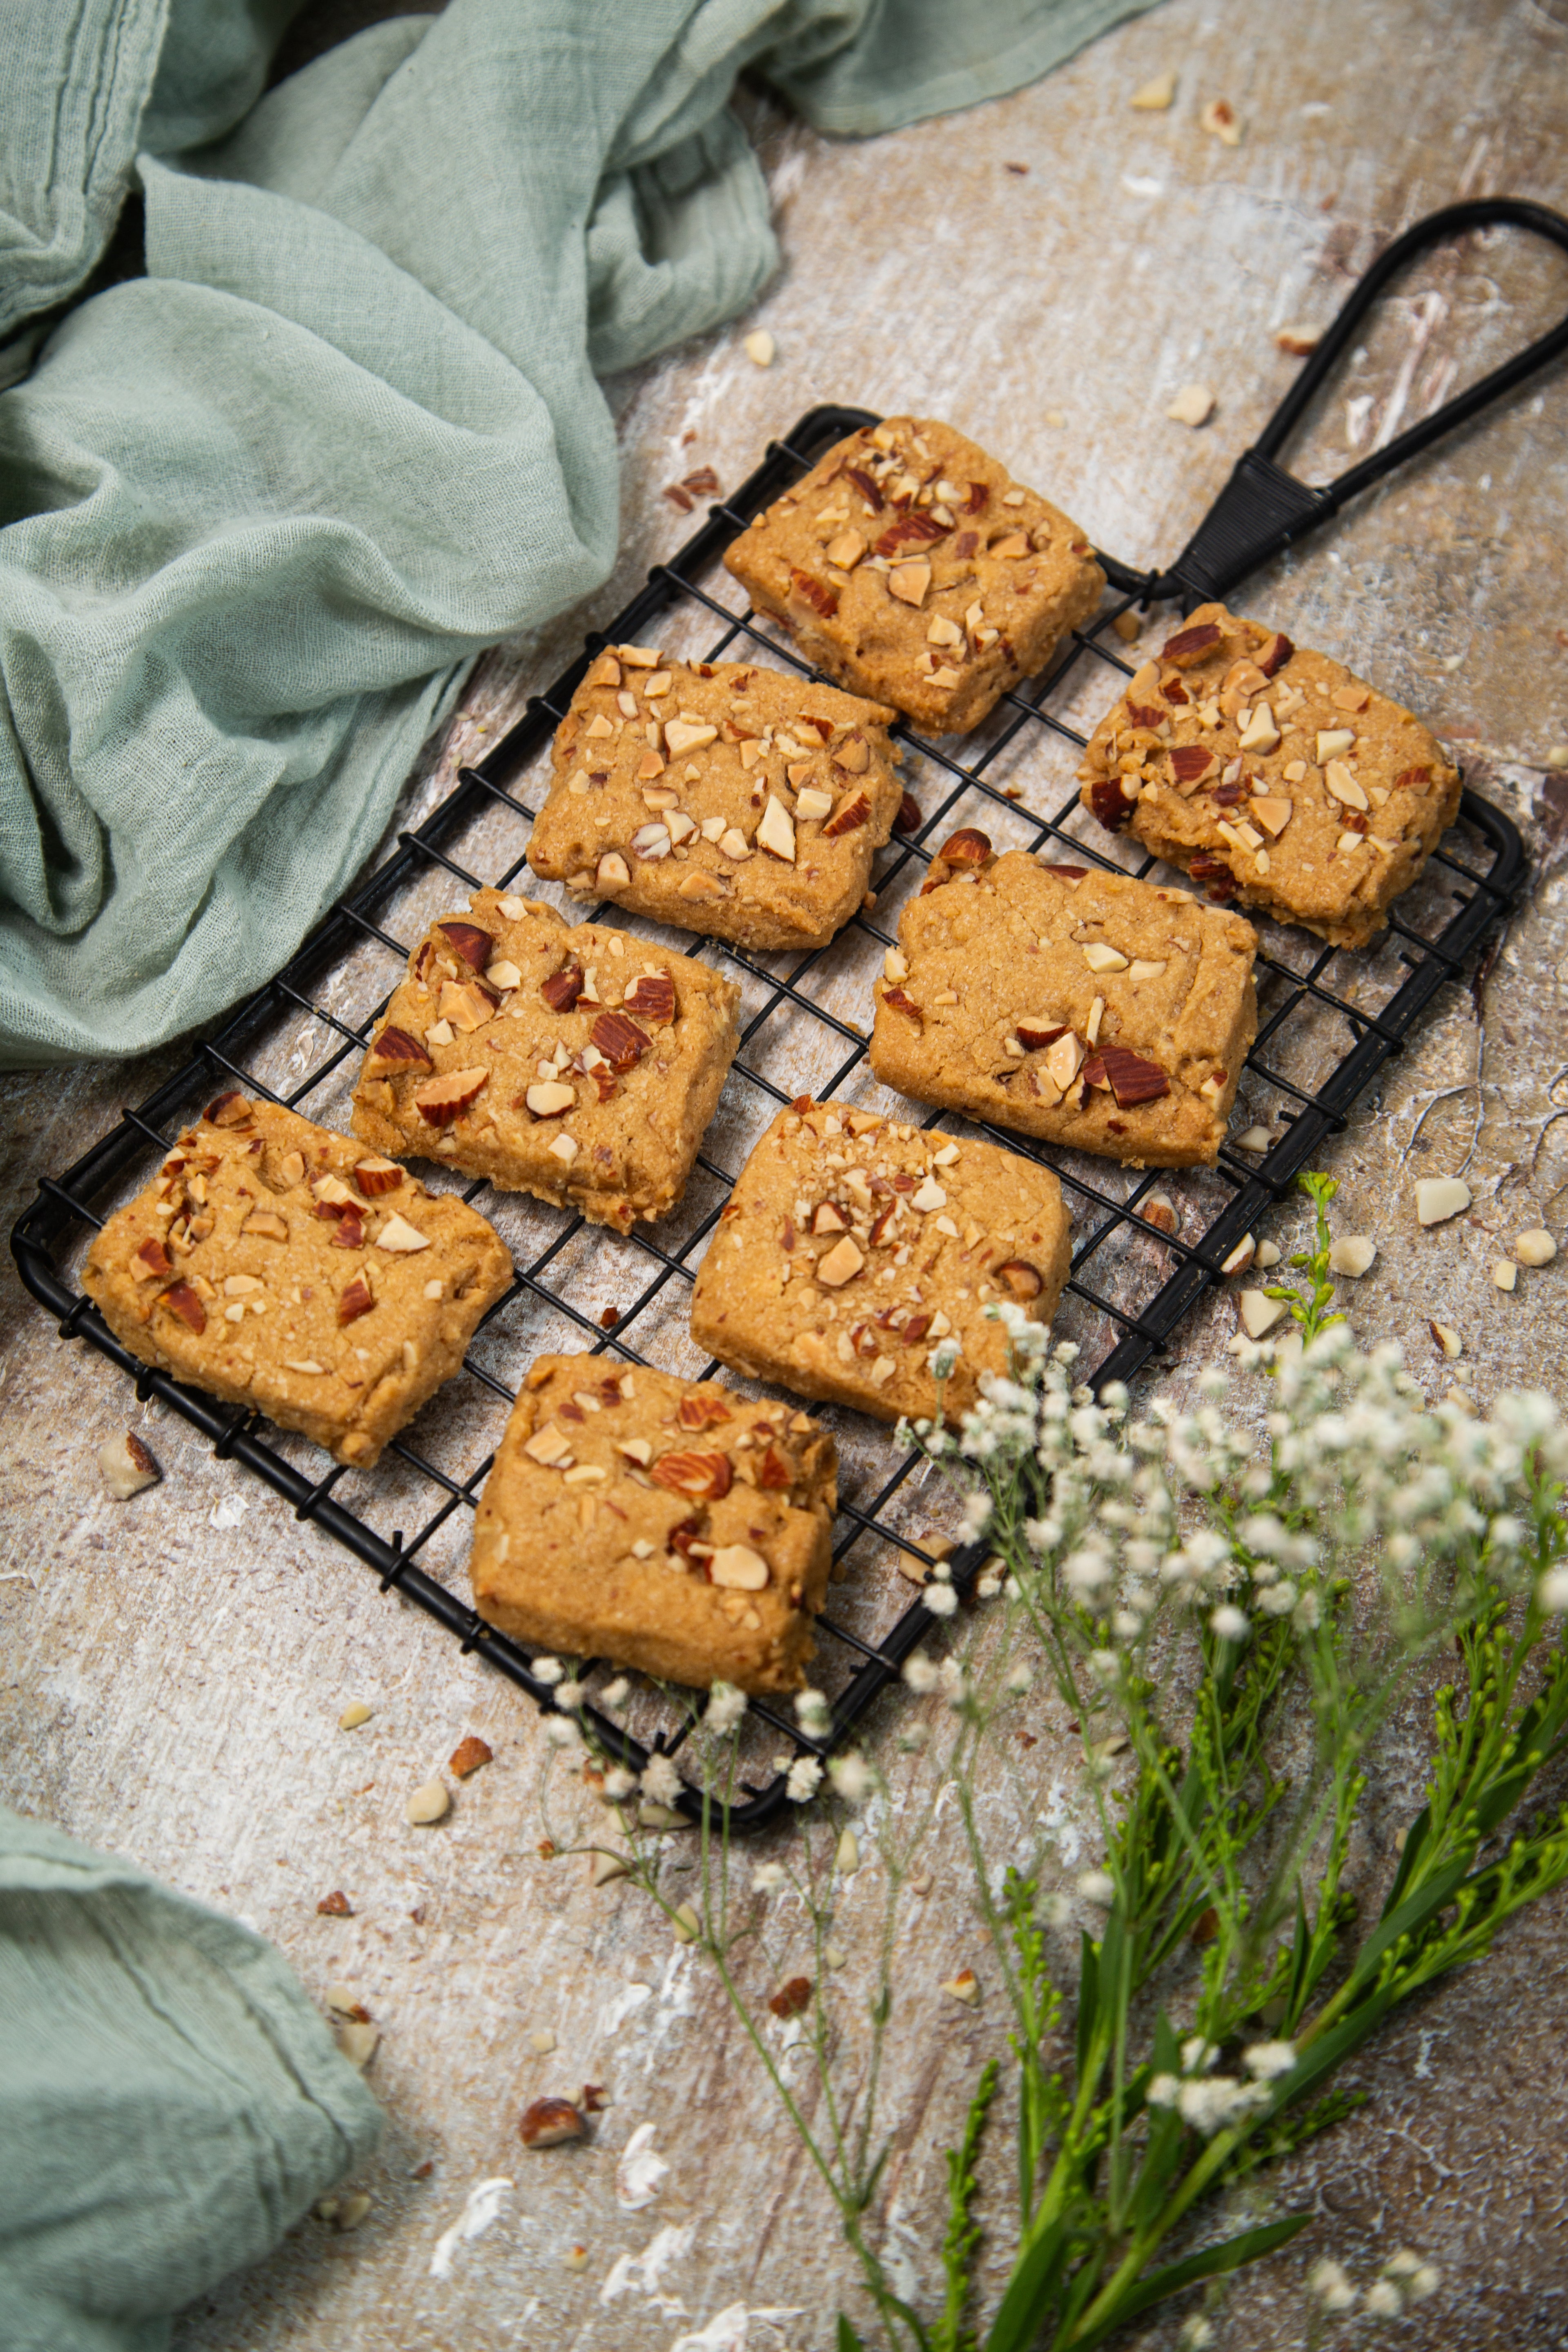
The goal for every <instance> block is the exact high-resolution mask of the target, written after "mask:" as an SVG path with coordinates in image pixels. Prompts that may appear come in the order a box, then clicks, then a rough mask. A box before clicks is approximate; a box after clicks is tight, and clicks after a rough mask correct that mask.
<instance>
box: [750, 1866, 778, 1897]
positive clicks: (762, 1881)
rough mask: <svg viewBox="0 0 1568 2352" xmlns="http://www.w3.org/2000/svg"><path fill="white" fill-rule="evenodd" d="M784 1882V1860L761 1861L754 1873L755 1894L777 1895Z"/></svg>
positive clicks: (753, 1886) (753, 1885)
mask: <svg viewBox="0 0 1568 2352" xmlns="http://www.w3.org/2000/svg"><path fill="white" fill-rule="evenodd" d="M782 1885H784V1864H783V1863H782V1862H760V1863H758V1864H757V1866H756V1868H755V1870H753V1871H752V1894H753V1895H776V1894H777V1892H778V1890H779V1888H780V1887H781V1886H782Z"/></svg>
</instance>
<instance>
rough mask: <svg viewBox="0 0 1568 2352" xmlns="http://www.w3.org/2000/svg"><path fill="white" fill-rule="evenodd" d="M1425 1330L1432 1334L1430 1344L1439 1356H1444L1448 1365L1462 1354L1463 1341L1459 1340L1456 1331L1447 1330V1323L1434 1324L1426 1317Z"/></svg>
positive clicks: (1463, 1350)
mask: <svg viewBox="0 0 1568 2352" xmlns="http://www.w3.org/2000/svg"><path fill="white" fill-rule="evenodd" d="M1426 1328H1427V1329H1428V1331H1430V1332H1431V1334H1432V1344H1433V1346H1434V1347H1435V1348H1436V1350H1437V1353H1438V1354H1439V1355H1440V1356H1446V1357H1447V1359H1448V1361H1449V1362H1450V1363H1452V1362H1453V1361H1454V1360H1455V1359H1456V1358H1457V1357H1459V1356H1462V1355H1463V1354H1464V1352H1465V1343H1464V1341H1463V1340H1462V1339H1460V1337H1459V1335H1458V1332H1457V1331H1453V1330H1450V1329H1449V1328H1448V1326H1447V1323H1436V1322H1434V1321H1433V1319H1432V1318H1431V1317H1430V1316H1428V1317H1427V1318H1426Z"/></svg>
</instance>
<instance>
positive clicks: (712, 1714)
mask: <svg viewBox="0 0 1568 2352" xmlns="http://www.w3.org/2000/svg"><path fill="white" fill-rule="evenodd" d="M745 1712H746V1694H745V1692H744V1691H741V1690H737V1689H736V1688H735V1685H734V1684H733V1683H715V1684H714V1685H713V1687H712V1689H711V1690H710V1692H709V1694H708V1704H707V1706H706V1707H704V1709H703V1711H702V1721H703V1724H704V1725H705V1727H707V1729H708V1730H710V1731H714V1732H719V1733H721V1734H722V1733H724V1732H730V1731H733V1730H734V1728H735V1726H736V1725H737V1724H738V1723H739V1722H740V1720H741V1717H742V1716H743V1715H744V1714H745Z"/></svg>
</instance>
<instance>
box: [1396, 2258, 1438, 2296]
mask: <svg viewBox="0 0 1568 2352" xmlns="http://www.w3.org/2000/svg"><path fill="white" fill-rule="evenodd" d="M1442 2284H1443V2273H1442V2272H1441V2271H1440V2270H1439V2269H1438V2268H1437V2265H1436V2263H1416V2265H1415V2269H1414V2270H1413V2271H1412V2272H1411V2273H1410V2275H1409V2277H1408V2278H1407V2279H1406V2280H1405V2294H1406V2295H1407V2296H1408V2298H1409V2300H1410V2301H1411V2302H1412V2303H1426V2301H1427V2299H1428V2298H1429V2297H1430V2296H1432V2295H1435V2294H1436V2292H1437V2289H1438V2288H1439V2287H1440V2286H1441V2285H1442Z"/></svg>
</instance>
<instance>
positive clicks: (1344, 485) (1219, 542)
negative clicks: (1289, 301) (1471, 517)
mask: <svg viewBox="0 0 1568 2352" xmlns="http://www.w3.org/2000/svg"><path fill="white" fill-rule="evenodd" d="M1499 225H1502V226H1509V227H1512V228H1522V229H1528V230H1529V231H1530V232H1531V234H1532V235H1533V236H1542V237H1545V238H1546V239H1547V240H1548V242H1549V243H1551V244H1552V245H1555V246H1557V247H1559V248H1560V249H1561V250H1562V251H1563V253H1565V254H1568V219H1564V218H1563V215H1562V214H1561V213H1554V212H1551V211H1549V210H1548V209H1547V207H1546V206H1545V205H1533V204H1530V203H1527V202H1526V201H1525V200H1524V199H1523V198H1522V197H1517V196H1488V197H1482V198H1478V199H1477V200H1476V201H1475V202H1474V203H1470V204H1463V205H1445V206H1444V208H1443V209H1442V210H1441V211H1440V212H1435V213H1428V214H1427V215H1426V219H1425V220H1419V221H1417V222H1416V223H1415V226H1414V227H1413V228H1408V229H1406V230H1405V234H1404V236H1398V237H1395V238H1394V243H1393V244H1392V245H1391V246H1390V247H1388V249H1387V250H1386V252H1384V253H1382V254H1380V255H1379V256H1378V258H1377V259H1376V260H1375V261H1374V262H1373V265H1372V268H1370V269H1369V270H1368V271H1367V272H1366V274H1365V276H1364V277H1363V278H1361V279H1360V280H1359V281H1358V282H1357V284H1356V285H1355V286H1354V287H1353V288H1352V291H1351V293H1350V296H1349V297H1348V299H1347V300H1346V301H1345V304H1344V307H1343V308H1342V310H1341V311H1340V314H1339V316H1338V318H1337V319H1336V320H1334V322H1333V325H1332V326H1331V328H1330V329H1329V331H1328V332H1327V333H1326V334H1325V335H1324V337H1323V339H1322V341H1321V342H1320V343H1319V345H1318V347H1317V350H1316V351H1315V352H1313V353H1312V356H1311V358H1310V360H1309V361H1308V362H1307V364H1306V366H1305V367H1304V368H1303V369H1302V370H1301V373H1300V375H1299V376H1298V377H1297V379H1296V381H1295V383H1293V384H1292V385H1291V387H1290V389H1289V392H1288V393H1287V394H1286V395H1285V397H1284V399H1283V400H1282V401H1281V402H1280V404H1279V407H1278V408H1277V409H1276V410H1275V412H1274V414H1273V415H1272V416H1271V417H1270V418H1269V420H1268V424H1267V425H1265V426H1264V428H1263V430H1262V432H1261V433H1260V434H1259V435H1258V439H1257V441H1256V442H1255V443H1254V444H1253V446H1252V447H1251V448H1250V449H1247V450H1244V451H1243V453H1242V455H1241V457H1239V458H1238V459H1237V463H1236V467H1235V469H1234V471H1233V472H1232V474H1231V477H1230V479H1229V481H1228V482H1226V486H1225V488H1224V489H1222V490H1221V492H1220V494H1219V496H1218V498H1217V499H1215V502H1214V505H1213V506H1212V507H1211V508H1210V509H1209V511H1208V513H1207V514H1206V515H1205V517H1204V519H1203V520H1202V522H1201V523H1200V524H1199V525H1198V527H1197V530H1195V531H1194V533H1193V536H1192V538H1191V539H1190V540H1189V541H1188V542H1187V545H1186V546H1185V548H1184V550H1183V551H1182V553H1181V554H1180V555H1179V556H1178V557H1177V559H1176V561H1175V562H1174V563H1173V565H1172V567H1171V570H1170V571H1169V572H1168V573H1166V575H1165V576H1164V578H1163V580H1161V581H1159V582H1158V583H1156V585H1155V589H1154V593H1155V595H1157V596H1165V597H1170V596H1179V597H1181V598H1182V599H1183V601H1184V605H1185V607H1186V609H1187V610H1188V611H1190V610H1191V609H1192V607H1193V606H1194V604H1204V603H1206V602H1208V601H1209V600H1210V599H1211V598H1214V597H1223V596H1225V595H1226V594H1228V593H1229V591H1230V590H1231V589H1232V588H1234V587H1235V586H1236V584H1237V582H1238V581H1241V580H1243V579H1245V578H1246V576H1247V573H1248V572H1253V571H1256V569H1257V568H1258V565H1259V564H1260V563H1262V562H1266V561H1267V559H1268V557H1269V556H1271V555H1277V554H1278V553H1279V551H1280V549H1281V548H1283V547H1286V546H1288V545H1289V542H1290V541H1292V540H1294V539H1299V538H1300V537H1301V535H1302V534H1303V532H1305V531H1308V530H1312V529H1314V528H1315V526H1316V525H1317V524H1319V523H1320V522H1323V521H1326V520H1327V519H1328V517H1329V516H1330V515H1332V514H1335V513H1337V512H1338V511H1339V509H1340V508H1341V507H1342V506H1344V505H1346V504H1347V503H1348V501H1349V500H1350V499H1353V498H1356V497H1358V496H1359V494H1360V493H1361V492H1362V491H1363V490H1364V489H1367V488H1370V487H1371V485H1372V484H1373V482H1376V481H1381V480H1382V479H1383V478H1384V475H1385V474H1391V473H1393V471H1394V468H1395V467H1397V466H1402V465H1403V464H1404V463H1405V459H1406V458H1407V457H1415V455H1416V454H1417V453H1418V452H1419V451H1420V450H1423V449H1427V448H1430V447H1431V446H1432V444H1433V442H1435V441H1439V440H1441V439H1442V437H1443V436H1444V435H1445V434H1447V433H1451V432H1452V431H1453V430H1454V428H1455V426H1456V425H1463V424H1464V423H1465V422H1466V421H1467V420H1468V418H1469V417H1472V416H1474V415H1478V414H1479V411H1480V410H1481V409H1483V408H1485V407H1487V406H1489V404H1490V403H1491V402H1492V401H1494V400H1498V399H1500V397H1501V396H1502V394H1504V393H1505V392H1511V391H1512V390H1513V389H1514V387H1515V386H1516V385H1517V384H1521V383H1523V382H1524V381H1525V379H1526V377H1528V376H1531V375H1533V374H1534V373H1535V372H1536V370H1537V369H1538V368H1542V367H1544V366H1545V365H1546V364H1547V362H1548V361H1550V360H1554V359H1556V358H1557V357H1558V356H1559V355H1560V354H1561V353H1562V352H1565V351H1568V316H1564V317H1563V319H1561V320H1559V321H1558V323H1557V325H1556V326H1555V327H1552V328H1551V329H1549V330H1548V331H1547V332H1546V333H1545V334H1544V335H1541V336H1538V337H1537V339H1536V341H1534V342H1532V343H1531V344H1530V345H1529V346H1528V348H1527V349H1526V350H1524V351H1522V352H1518V353H1516V355H1515V356H1514V357H1513V358H1512V359H1511V360H1508V361H1505V362H1504V363H1503V365H1502V366H1501V367H1498V368H1494V369H1493V370H1492V372H1491V373H1490V374H1489V375H1484V376H1482V377H1481V379H1480V381H1479V383H1472V384H1471V385H1469V386H1468V389H1467V390H1466V391H1464V392H1461V393H1457V394H1455V396H1454V398H1453V399H1452V400H1449V401H1446V402H1445V403H1444V404H1443V406H1442V407H1441V408H1439V409H1436V410H1435V411H1434V413H1433V414H1432V415H1430V416H1425V417H1423V418H1422V419H1421V420H1420V422H1419V423H1418V424H1415V425H1410V426H1409V427H1408V428H1407V429H1406V431H1405V432H1404V433H1400V434H1397V435H1396V436H1394V439H1393V440H1392V441H1390V442H1388V443H1387V444H1386V446H1384V447H1383V448H1381V449H1374V450H1373V454H1372V456H1371V457H1366V458H1363V460H1362V462H1361V464H1360V465H1357V466H1352V467H1351V468H1350V469H1349V471H1348V472H1347V473H1343V474H1341V475H1340V476H1339V477H1338V478H1337V479H1336V480H1334V481H1331V482H1326V483H1324V484H1322V485H1321V487H1319V488H1311V487H1310V486H1309V485H1308V484H1307V483H1305V482H1299V481H1298V480H1297V479H1296V478H1295V476H1294V475H1293V474H1289V473H1287V472H1286V470H1285V468H1284V467H1283V466H1281V465H1280V464H1279V452H1280V451H1281V449H1282V448H1283V447H1284V446H1285V445H1286V443H1287V442H1288V441H1289V438H1290V436H1291V434H1292V433H1293V432H1294V431H1295V429H1296V427H1297V425H1299V424H1300V421H1301V418H1302V417H1303V416H1304V415H1305V414H1306V412H1307V409H1308V408H1309V406H1310V404H1311V402H1312V401H1313V400H1314V399H1315V398H1316V396H1317V394H1318V393H1319V392H1320V391H1321V389H1322V386H1323V385H1324V384H1325V383H1327V381H1328V379H1329V377H1330V375H1331V373H1332V372H1333V370H1334V369H1335V368H1336V367H1337V366H1338V364H1339V362H1340V361H1341V359H1342V356H1343V353H1344V352H1345V349H1346V347H1347V345H1348V344H1349V343H1350V342H1351V341H1352V338H1353V337H1354V336H1355V334H1356V332H1357V330H1358V329H1359V328H1360V326H1361V324H1362V321H1363V320H1364V318H1365V317H1366V314H1367V312H1368V311H1369V310H1371V309H1372V308H1373V304H1374V303H1376V302H1377V301H1378V300H1379V299H1381V297H1382V295H1383V293H1384V289H1385V288H1386V287H1387V286H1388V285H1389V283H1390V281H1391V280H1392V279H1394V278H1396V277H1397V276H1398V275H1399V272H1400V271H1401V270H1402V269H1403V268H1405V265H1406V264H1407V263H1408V262H1409V261H1411V260H1412V259H1413V258H1414V257H1415V255H1416V254H1417V253H1420V252H1421V251H1423V250H1424V248H1425V247H1427V246H1429V245H1436V244H1437V243H1439V242H1440V241H1441V240H1442V239H1443V238H1445V237H1451V236H1462V235H1464V234H1465V232H1466V231H1467V230H1469V229H1478V228H1490V227H1493V226H1499ZM1116 584H1117V585H1118V586H1123V587H1126V588H1129V589H1130V588H1131V585H1132V582H1131V578H1129V579H1128V580H1127V581H1126V582H1121V581H1118V582H1117V583H1116Z"/></svg>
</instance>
